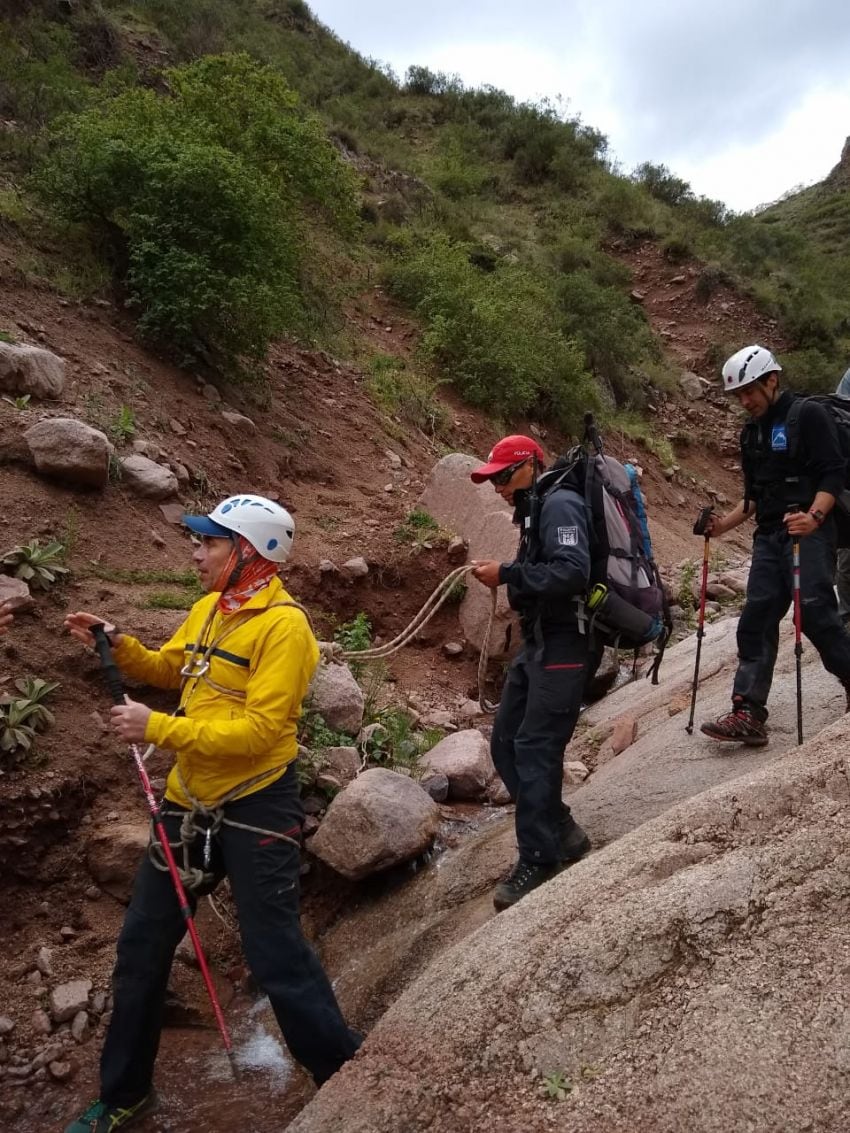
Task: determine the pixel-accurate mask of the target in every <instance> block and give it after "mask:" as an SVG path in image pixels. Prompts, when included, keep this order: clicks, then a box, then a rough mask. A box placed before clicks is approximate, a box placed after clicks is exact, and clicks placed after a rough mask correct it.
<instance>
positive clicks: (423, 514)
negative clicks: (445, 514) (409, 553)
mask: <svg viewBox="0 0 850 1133" xmlns="http://www.w3.org/2000/svg"><path fill="white" fill-rule="evenodd" d="M442 534H443V532H442V529H441V528H440V525H439V523H437V521H436V519H434V517H433V516H432V515H429V514H428V512H427V511H424V510H423V509H422V508H414V509H413V511H410V512H408V513H407V515H406V516H405V518H404V519H403V520H402V522H401V523H400V524H399V525H398V527H397V528H396V529H395V531H394V532H393V538H394V539H395V541H396V542H397V543H413V544H414V546H417V547H421V546H422V545H423V544H424V543H429V542H432V541H433V540H435V539H439V538H441V537H442Z"/></svg>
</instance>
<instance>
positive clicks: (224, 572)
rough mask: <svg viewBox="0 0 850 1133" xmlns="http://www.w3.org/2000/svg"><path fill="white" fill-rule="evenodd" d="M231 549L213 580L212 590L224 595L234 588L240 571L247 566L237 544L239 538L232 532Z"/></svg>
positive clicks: (246, 561)
mask: <svg viewBox="0 0 850 1133" xmlns="http://www.w3.org/2000/svg"><path fill="white" fill-rule="evenodd" d="M230 538H231V541H232V543H233V547H232V548H231V551H230V554H229V555H228V557H227V562H226V563H225V564H224V566H223V567H222V568H221V572H220V573H219V576H218V578H217V579H216V580H215V583H214V584H213V587H212V589H213V590H218V591H220V592H221V593H222V594H225V593H226V592H227V591H228V590H230V589H231V587H233V586H236V585H237V583H238V582H239V579H240V577H241V576H242V571H243V570H244V569H245V567H246V566H247V565H248V561H249V560H247V559H245V558H244V557H243V555H242V547H241V545H240V542H239V536H238V535H237V534H236V532H235V531H234V532H233V533H232V534H231V536H230Z"/></svg>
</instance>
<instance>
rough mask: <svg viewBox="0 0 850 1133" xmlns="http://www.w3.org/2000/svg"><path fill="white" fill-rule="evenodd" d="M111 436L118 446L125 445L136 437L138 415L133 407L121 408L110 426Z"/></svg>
mask: <svg viewBox="0 0 850 1133" xmlns="http://www.w3.org/2000/svg"><path fill="white" fill-rule="evenodd" d="M109 435H110V436H111V437H112V439H113V441H115V443H116V444H125V443H126V442H127V441H129V440H130V439H131V438H132V437H134V436H135V435H136V415H135V413H134V412H133V410H132V408H131V406H129V405H122V406H121V408H120V409H119V410H118V413H117V415H116V417H115V420H114V421H112V422H111V423H110V425H109Z"/></svg>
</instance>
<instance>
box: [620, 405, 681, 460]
mask: <svg viewBox="0 0 850 1133" xmlns="http://www.w3.org/2000/svg"><path fill="white" fill-rule="evenodd" d="M610 423H611V426H612V428H614V429H618V430H619V431H620V432H621V433H623V435H624V436H626V437H628V438H629V439H630V440H632V441H637V443H638V444H641V445H643V447H644V448H645V449H646V450H647V452H651V453H652V455H653V456H655V457H657V458H658V460H660V461H661V463H662V464H663V465H664V466H665V468H669V467H670V466H671V465H672V464H675V463H676V454H675V452H674V451H673V446H672V445H671V444H670V442H669V441H668V440H667V438H666V437H664V436H658V435H657V434H655V433H653V431H652V425H653V422H652V421H647V420H645V419H644V418H643V417H638V416H637V415H636V414H634V413H617V414H615V415H614V416H612V417H611V418H610Z"/></svg>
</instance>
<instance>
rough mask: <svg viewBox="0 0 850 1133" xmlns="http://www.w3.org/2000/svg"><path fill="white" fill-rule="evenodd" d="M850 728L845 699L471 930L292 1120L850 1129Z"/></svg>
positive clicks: (628, 1132)
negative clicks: (558, 1092) (790, 747)
mask: <svg viewBox="0 0 850 1133" xmlns="http://www.w3.org/2000/svg"><path fill="white" fill-rule="evenodd" d="M848 742H850V720H847V719H842V720H840V721H839V722H838V723H836V724H834V725H832V726H831V727H830V728H829V729H827V730H826V731H825V732H822V733H821V734H820V735H819V736H818V737H817V738H816V739H815V740H814V741H813V742H811V743H810V744H809V745H807V747H805V748H802V749H796V751H795V754H794V757H793V758H792V759H788V758H786V759H780V760H777V761H776V762H775V763H774V764H773V765H772V766H769V767H767V768H765V769H763V770H761V771H759V772H755V773H749V774H744V775H742V776H740V777H739V778H737V779H735V780H734V782H731V783H729V784H728V785H724V786H722V787H718V788H714V789H712V790H710V791H707V792H705V793H704V794H702V795H700V796H699V797H697V798H694V799H690V800H688V801H686V802H684V803H682V804H681V805H679V806H677V807H675V808H673V809H672V810H670V811H668V812H667V813H666V814H663V815H661V816H660V817H659V818H657V819H655V820H653V821H651V822H648V823H646V824H645V825H643V826H641V827H639V828H638V829H636V830H634V831H633V832H632V833H630V834H628V835H626V836H625V837H623V838H622V839H620V840H619V841H618V842H616V843H615V844H613V845H611V846H608V847H606V849H604V850H602V851H600V852H598V853H594V854H591V855H590V856H589V857H587V858H586V859H584V860H583V861H582V862H581V863H579V864H578V865H576V866H574V867H573V868H571V869H570V870H568V871H566V872H564V873H561V874H559V875H558V876H557V877H555V878H554V879H553V880H552V881H551V882H549V883H548V884H546V885H544V886H542V887H540V888H539V889H538V890H536V891H535V892H534V893H532V894H530V895H529V896H528V897H527V898H525V899H524V900H523V901H522V902H520V904H519V905H518V906H516V908H514V909H511V910H508V911H507V912H505V913H502V914H501V915H499V916H498V917H496V918H494V919H492V920H491V921H490V922H489V923H487V924H485V925H484V926H483V927H481V928H480V929H479V930H478V931H477V932H476V933H475V934H474V935H472V936H467V937H466V939H464V940H462V941H461V942H460V943H458V944H457V945H456V946H455V947H453V948H451V949H450V950H448V951H446V952H445V953H443V954H442V955H441V956H440V957H439V958H438V959H437V960H436V961H434V962H433V963H432V964H431V965H430V967H429V968H427V969H426V970H425V971H424V973H423V974H422V975H421V976H420V977H419V979H418V980H416V982H415V983H413V984H412V985H411V986H410V987H408V989H407V991H406V992H405V993H404V994H403V995H402V996H401V997H400V998H399V999H398V1000H397V1001H396V1002H395V1003H394V1004H393V1005H392V1006H391V1007H390V1008H389V1010H388V1011H387V1012H386V1013H385V1014H384V1015H383V1017H382V1018H381V1019H380V1021H379V1022H378V1023H377V1025H376V1026H375V1028H374V1029H373V1030H372V1032H371V1033H370V1035H369V1038H368V1039H367V1041H366V1043H365V1045H364V1048H363V1049H362V1050H361V1052H360V1053H359V1055H358V1057H357V1059H356V1060H354V1061H353V1062H352V1063H349V1064H348V1065H347V1066H345V1067H344V1068H343V1070H342V1071H341V1072H340V1073H339V1074H338V1075H336V1076H335V1077H334V1078H333V1079H332V1080H331V1081H330V1082H329V1083H328V1084H327V1085H326V1086H325V1087H324V1088H323V1089H322V1090H321V1091H320V1093H319V1094H317V1095H316V1096H315V1098H314V1099H313V1100H312V1101H311V1102H310V1104H309V1105H308V1106H307V1107H306V1108H305V1109H304V1110H302V1112H301V1113H300V1114H299V1115H298V1116H297V1117H296V1118H295V1120H294V1121H293V1122H292V1124H291V1125H290V1126H289V1133H331V1131H338V1130H341V1129H344V1130H345V1133H396V1131H397V1130H399V1129H405V1130H409V1131H410V1133H425V1131H426V1130H432V1131H438V1130H439V1131H445V1133H448V1131H449V1130H455V1129H477V1128H485V1127H486V1128H487V1129H488V1130H493V1131H494V1133H516V1131H517V1130H520V1129H543V1128H550V1127H551V1128H559V1129H560V1128H565V1129H566V1128H569V1129H570V1130H571V1133H632V1131H633V1130H636V1129H641V1130H647V1131H650V1130H652V1131H653V1133H655V1131H657V1133H674V1131H678V1130H694V1131H695V1133H696V1131H698V1133H745V1131H746V1133H780V1131H785V1130H789V1131H790V1130H806V1129H808V1130H813V1131H814V1130H819V1131H822V1133H840V1131H843V1130H844V1129H845V1128H846V1127H847V1074H848V1055H847V1051H848V1034H850V1029H849V1028H850V1002H849V1001H848V996H847V965H848V956H850V925H848V919H847V892H848V888H847V876H848V862H850V787H848V774H847V760H846V750H847V744H848ZM726 758H727V759H728V758H729V757H728V756H727V757H726ZM358 959H360V957H359V956H358ZM556 1074H557V1075H558V1076H559V1080H560V1081H561V1082H562V1083H566V1090H565V1092H566V1093H567V1094H568V1096H567V1097H566V1098H565V1099H564V1100H562V1101H558V1100H555V1099H552V1098H551V1096H550V1097H546V1096H545V1094H546V1085H547V1081H546V1080H547V1079H549V1081H550V1082H551V1080H552V1079H553V1078H554V1076H555V1075H556ZM494 1097H498V1099H499V1105H498V1107H496V1108H494V1106H493V1098H494ZM555 1109H557V1115H556V1116H555V1117H553V1114H554V1111H555ZM562 1110H563V1114H562V1112H561V1111H562Z"/></svg>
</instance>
